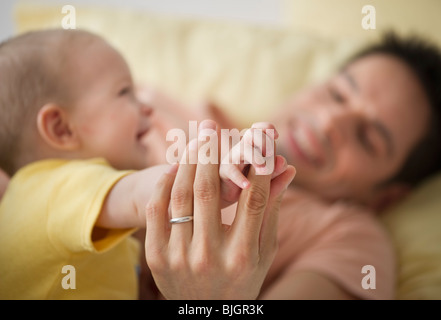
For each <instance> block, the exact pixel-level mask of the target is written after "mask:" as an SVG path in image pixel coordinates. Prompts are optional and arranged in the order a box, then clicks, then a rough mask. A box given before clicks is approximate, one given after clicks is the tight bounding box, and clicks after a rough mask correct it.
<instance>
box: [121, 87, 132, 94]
mask: <svg viewBox="0 0 441 320" xmlns="http://www.w3.org/2000/svg"><path fill="white" fill-rule="evenodd" d="M130 92H131V88H130V87H129V86H127V87H124V88H122V89H121V90H120V91H119V92H118V95H119V96H124V95H126V94H129V93H130Z"/></svg>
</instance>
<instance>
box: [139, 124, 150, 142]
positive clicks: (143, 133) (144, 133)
mask: <svg viewBox="0 0 441 320" xmlns="http://www.w3.org/2000/svg"><path fill="white" fill-rule="evenodd" d="M149 131H150V127H147V128H144V129H141V130H140V131H139V132H138V134H137V135H136V140H137V141H141V142H142V140H143V139H144V138H145V137H146V136H147V134H148V133H149Z"/></svg>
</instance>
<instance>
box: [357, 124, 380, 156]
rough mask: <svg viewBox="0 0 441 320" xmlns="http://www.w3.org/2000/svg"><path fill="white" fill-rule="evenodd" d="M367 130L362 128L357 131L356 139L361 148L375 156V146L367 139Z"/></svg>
mask: <svg viewBox="0 0 441 320" xmlns="http://www.w3.org/2000/svg"><path fill="white" fill-rule="evenodd" d="M367 130H368V128H366V127H365V126H362V127H360V128H359V129H358V133H357V138H358V141H360V143H361V144H362V146H363V148H364V149H365V150H366V151H367V152H369V153H370V154H376V150H375V146H374V144H373V143H372V141H371V140H370V138H369V134H368V131H367Z"/></svg>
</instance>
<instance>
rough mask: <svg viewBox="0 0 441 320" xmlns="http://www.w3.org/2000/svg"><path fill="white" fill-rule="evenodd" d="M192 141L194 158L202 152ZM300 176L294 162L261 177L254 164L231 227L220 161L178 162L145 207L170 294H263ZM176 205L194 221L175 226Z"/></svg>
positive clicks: (152, 252) (152, 256)
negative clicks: (283, 212)
mask: <svg viewBox="0 0 441 320" xmlns="http://www.w3.org/2000/svg"><path fill="white" fill-rule="evenodd" d="M204 125H205V126H212V125H213V124H212V123H210V122H208V123H207V122H203V124H201V126H204ZM216 139H217V138H213V139H208V142H205V143H214V141H216ZM191 145H192V144H191V143H190V147H189V148H187V149H186V156H187V157H190V156H193V157H194V156H195V154H193V155H191V153H196V154H197V152H198V148H197V147H195V146H194V145H193V147H192V146H191ZM201 145H203V143H201V142H200V143H199V148H200V147H201ZM207 149H208V148H207V146H205V149H204V150H207ZM210 150H212V149H210ZM193 159H194V158H193ZM173 168H174V169H177V166H175V167H173ZM294 175H295V169H294V168H293V167H292V166H288V167H287V169H286V171H285V172H284V173H282V174H280V175H279V176H278V177H277V178H275V179H273V180H271V176H270V175H256V174H255V171H254V169H253V168H252V167H251V169H250V172H249V174H248V179H249V181H250V183H251V186H250V188H248V189H246V190H244V191H242V193H241V196H240V198H239V202H238V205H237V211H236V217H235V219H234V221H233V223H232V225H231V226H226V225H223V224H222V220H221V209H220V178H219V166H218V164H200V163H198V164H197V165H196V164H188V162H187V164H180V165H179V168H178V169H177V173H176V170H171V171H170V172H168V173H166V174H165V175H164V176H163V177H162V178H161V180H160V181H159V183H158V185H157V190H156V192H155V194H154V195H153V197H152V199H151V201H150V202H149V204H148V205H147V207H146V219H147V229H146V246H145V249H146V259H147V263H148V265H149V267H150V270H151V272H152V275H153V278H154V280H155V282H156V285H157V286H158V288H159V290H160V291H161V293H162V294H163V296H164V297H165V298H167V299H255V298H257V297H258V295H259V292H260V288H261V286H262V283H263V281H264V279H265V276H266V274H267V271H268V269H269V267H270V266H271V263H272V261H273V259H274V256H275V253H276V249H277V219H278V211H279V206H280V202H281V199H282V195H283V193H284V190H286V188H287V186H288V185H289V184H290V183H291V181H292V179H293V178H294ZM169 210H170V211H171V212H170V214H171V217H173V218H177V217H184V216H189V215H192V216H193V220H192V221H189V222H185V223H180V224H173V225H170V222H169V219H170V216H169Z"/></svg>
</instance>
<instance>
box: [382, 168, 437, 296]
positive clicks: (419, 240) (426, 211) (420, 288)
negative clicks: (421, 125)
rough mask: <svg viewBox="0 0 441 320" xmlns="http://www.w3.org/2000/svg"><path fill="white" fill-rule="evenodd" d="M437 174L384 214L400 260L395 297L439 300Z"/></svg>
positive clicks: (384, 219)
mask: <svg viewBox="0 0 441 320" xmlns="http://www.w3.org/2000/svg"><path fill="white" fill-rule="evenodd" d="M440 191H441V174H440V175H438V176H435V177H433V178H432V179H430V180H428V181H427V182H426V183H425V184H423V185H422V186H421V188H419V189H418V190H416V191H415V192H414V193H413V194H412V195H411V196H410V197H409V198H408V199H406V200H405V201H403V202H402V203H400V204H399V205H398V206H396V207H395V208H393V209H391V210H390V212H388V213H387V214H386V215H385V216H384V217H383V221H384V222H385V224H386V226H387V228H388V229H389V230H390V232H391V233H392V236H393V239H394V241H395V244H396V246H397V252H398V258H399V261H400V266H399V277H398V298H399V299H437V300H438V299H441V201H440V200H441V198H440V194H441V193H440Z"/></svg>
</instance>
